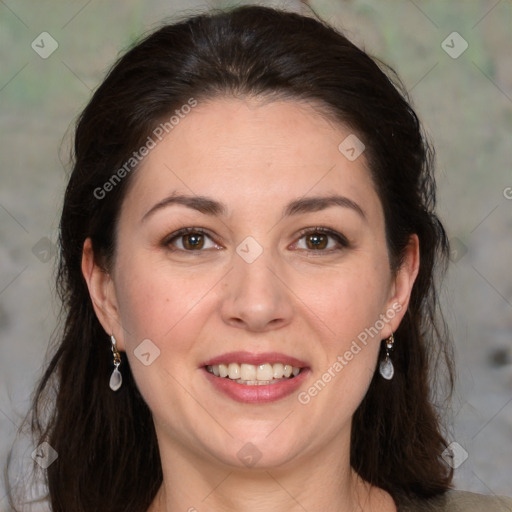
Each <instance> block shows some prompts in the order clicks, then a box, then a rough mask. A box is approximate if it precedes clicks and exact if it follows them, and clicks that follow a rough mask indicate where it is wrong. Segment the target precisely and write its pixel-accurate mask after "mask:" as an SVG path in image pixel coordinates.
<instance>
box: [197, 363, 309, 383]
mask: <svg viewBox="0 0 512 512" xmlns="http://www.w3.org/2000/svg"><path fill="white" fill-rule="evenodd" d="M206 369H207V370H208V371H209V372H210V373H213V375H215V376H216V377H222V378H226V377H227V378H229V379H231V380H234V381H236V382H237V383H238V384H246V385H249V386H262V385H265V384H275V383H277V382H279V381H281V380H283V379H289V378H290V377H292V375H293V377H296V376H297V375H298V374H299V373H300V371H301V368H299V367H297V366H291V365H289V364H282V363H275V364H270V363H264V364H259V365H257V366H256V365H253V364H247V363H242V364H238V363H229V364H214V365H211V366H207V367H206ZM293 377H292V378H293Z"/></svg>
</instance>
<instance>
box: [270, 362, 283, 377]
mask: <svg viewBox="0 0 512 512" xmlns="http://www.w3.org/2000/svg"><path fill="white" fill-rule="evenodd" d="M272 367H273V370H274V379H282V378H283V376H284V371H283V368H284V365H283V364H281V363H276V364H274V365H273V366H272Z"/></svg>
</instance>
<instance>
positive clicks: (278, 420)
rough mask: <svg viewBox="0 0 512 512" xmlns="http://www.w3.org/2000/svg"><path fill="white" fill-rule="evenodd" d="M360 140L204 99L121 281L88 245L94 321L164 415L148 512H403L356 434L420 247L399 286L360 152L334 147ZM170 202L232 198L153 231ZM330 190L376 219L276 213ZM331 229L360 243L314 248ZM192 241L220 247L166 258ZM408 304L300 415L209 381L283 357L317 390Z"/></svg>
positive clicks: (174, 146) (297, 406) (152, 170)
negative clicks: (219, 366)
mask: <svg viewBox="0 0 512 512" xmlns="http://www.w3.org/2000/svg"><path fill="white" fill-rule="evenodd" d="M350 133H351V132H350V130H349V129H348V128H347V127H344V126H342V125H340V124H338V123H333V122H330V121H328V120H327V119H326V118H325V117H323V116H321V115H320V114H319V112H318V110H315V109H314V107H313V106H312V105H310V104H306V103H303V102H302V103H301V102H298V101H275V102H268V101H267V102H262V101H260V100H257V99H255V98H245V99H231V98H229V99H228V98H218V99H215V100H210V101H209V102H203V103H199V105H198V106H197V107H196V108H194V109H193V111H192V112H191V113H190V114H188V115H187V116H186V117H185V118H184V119H183V120H181V121H180V124H179V125H178V126H177V127H176V128H175V129H174V130H173V131H172V132H170V134H169V135H168V136H167V137H166V138H164V139H163V141H162V142H160V143H159V144H158V145H157V147H156V148H154V149H153V150H152V151H151V152H150V154H149V155H148V156H147V158H146V159H145V162H144V164H143V166H142V167H141V168H140V169H138V170H137V171H136V173H135V174H134V176H133V178H132V179H133V181H132V183H131V184H130V188H129V191H128V193H127V195H126V197H125V200H124V202H123V205H122V210H121V215H120V219H119V225H118V238H117V250H116V257H115V260H114V264H113V268H112V269H110V271H109V272H105V271H102V269H101V267H100V266H99V265H97V263H95V260H94V254H93V251H92V248H91V243H90V240H87V241H86V243H85V244H84V252H83V262H82V270H83V274H84V276H85V279H86V281H87V284H88V286H89V291H90V295H91V298H92V301H93V304H94V307H95V311H96V314H97V316H98V318H99V320H100V322H101V323H102V325H103V327H104V329H105V331H106V332H107V333H108V334H111V333H113V334H114V336H115V337H116V339H117V343H118V348H119V349H120V350H123V351H126V352H127V356H128V359H129V361H130V367H131V369H132V371H133V374H134V377H135V380H136V382H137V385H138V387H139V389H140V391H141V393H142V395H143V397H144V399H145V400H146V402H147V403H148V405H149V407H150V409H151V411H152V413H153V418H154V422H155V428H156V432H157V437H158V442H159V449H160V453H161V458H162V465H163V474H164V483H163V485H162V487H161V489H160V491H159V492H158V494H157V496H156V498H155V501H154V503H153V504H152V506H151V508H150V510H151V511H159V512H162V511H167V512H169V511H171V510H172V511H176V510H183V511H185V510H189V511H193V510H197V511H200V512H203V511H218V510H224V511H240V510H244V511H245V512H256V511H263V510H264V511H265V512H272V511H282V510H284V509H286V510H291V511H299V510H300V511H303V510H304V509H305V510H308V511H309V512H314V511H320V510H321V511H323V512H325V511H340V510H343V511H352V510H364V511H367V510H379V511H384V512H386V511H394V510H396V507H395V504H394V502H393V500H392V498H391V497H390V496H389V495H388V494H387V493H386V492H385V491H383V490H381V489H377V488H372V487H371V486H370V485H369V484H367V483H366V482H363V481H362V479H360V478H359V477H358V476H357V475H356V474H355V473H354V472H353V470H352V469H351V467H350V463H349V457H350V430H351V419H352V416H353V414H354V411H355V410H356V409H357V407H358V405H359V404H360V403H361V401H362V399H363V397H364V395H365V393H366V391H367V389H368V386H369V383H370V381H371V378H372V375H373V373H374V372H375V370H376V366H377V363H378V361H377V359H378V351H379V347H380V344H381V340H383V339H385V338H387V337H388V336H389V335H390V334H391V333H392V332H394V331H395V330H396V329H397V327H398V325H399V323H400V321H401V319H402V317H403V315H404V313H405V311H406V309H407V304H408V301H409V297H410V293H411V288H412V285H413V283H414V279H415V278H416V275H417V272H418V266H419V255H418V239H417V237H416V236H413V237H411V240H410V244H409V246H408V248H407V251H406V255H405V259H404V263H403V265H402V267H401V268H400V269H399V270H398V271H397V272H396V273H395V274H393V273H392V272H391V270H390V264H389V259H388V253H387V247H386V242H385V231H384V214H383V210H382V205H381V202H380V199H379V197H378V195H377V193H376V191H375V188H374V186H373V183H372V180H371V178H370V173H369V171H368V169H367V167H366V161H365V158H364V153H363V154H362V155H361V156H360V157H359V158H357V159H356V160H354V161H349V160H348V159H347V158H346V157H345V156H344V155H343V154H342V153H341V152H340V151H339V150H338V145H339V144H340V142H341V141H343V140H344V139H345V137H347V135H349V134H350ZM173 193H175V194H180V195H190V196H208V197H209V198H211V199H213V200H215V201H221V202H222V203H224V204H225V206H226V214H225V215H208V214H205V213H201V212H199V211H196V210H194V209H191V208H189V207H187V206H184V205H177V204H172V205H169V206H167V207H164V208H160V209H158V210H156V211H154V212H153V213H151V214H148V215H147V216H146V217H145V219H144V220H141V219H142V218H143V217H144V216H145V214H147V212H148V211H149V210H151V209H152V207H154V205H155V204H157V203H158V202H159V201H161V200H162V199H164V198H166V197H168V196H170V195H172V194H173ZM333 194H338V195H342V196H345V197H347V198H349V199H351V200H352V201H354V202H356V203H357V204H358V205H359V206H360V207H361V209H362V210H363V211H364V215H365V217H364V218H363V217H362V216H361V215H360V214H359V213H357V212H356V211H355V210H354V209H352V208H348V207H342V206H337V205H332V206H329V207H328V208H325V209H323V210H320V211H309V212H304V213H301V214H297V215H291V216H288V217H283V216H282V215H283V211H284V209H285V207H286V205H287V204H288V203H290V202H291V201H294V200H297V199H300V198H304V197H307V198H309V197H313V196H315V197H320V196H322V197H325V196H330V195H333ZM319 226H320V227H326V228H330V229H332V230H335V231H336V232H339V233H342V234H343V235H344V236H345V237H346V238H347V239H348V241H349V246H348V247H343V246H341V245H340V244H339V243H337V241H336V239H334V238H331V237H328V238H327V239H324V238H321V242H322V243H325V242H327V244H328V245H327V247H326V248H320V249H315V248H314V247H315V246H314V244H311V239H310V238H308V237H307V236H304V235H303V233H301V230H303V229H305V228H316V227H319ZM185 227H193V228H198V227H199V228H204V229H205V230H207V232H208V233H209V236H211V238H209V237H208V236H206V237H205V238H203V239H200V240H203V241H204V245H203V248H202V249H200V250H198V249H196V250H190V249H188V251H187V249H186V248H185V245H182V244H183V243H185V244H187V243H189V244H190V241H191V240H190V237H188V238H187V237H185V239H184V238H183V237H181V238H178V239H174V240H173V241H172V242H171V243H167V245H166V243H165V242H168V240H169V238H170V237H169V235H171V234H173V233H174V232H176V231H177V230H179V229H181V228H185ZM312 231H314V229H313V230H312ZM247 236H251V237H253V238H254V239H255V240H256V241H257V243H258V244H259V245H260V246H261V248H262V249H263V253H262V254H261V255H260V256H259V257H258V258H257V259H256V260H255V261H254V262H252V263H248V262H247V261H245V260H244V259H243V258H241V257H240V256H239V254H237V252H236V248H237V246H238V245H239V244H240V243H241V242H242V241H243V240H244V239H245V238H246V237H247ZM171 238H172V237H171ZM322 243H321V244H320V245H322ZM186 247H190V245H187V246H186ZM312 247H313V248H312ZM322 247H325V246H322ZM397 304H399V305H400V306H401V311H400V312H398V313H396V315H394V318H392V319H389V321H387V322H386V323H385V325H384V327H383V328H382V330H381V332H380V335H378V336H375V337H374V338H371V339H370V340H369V342H368V344H367V345H366V346H365V347H364V348H363V349H362V350H361V351H360V352H359V353H358V354H357V355H356V356H354V357H353V359H352V360H351V361H350V362H349V363H348V364H347V365H346V366H344V368H343V370H342V371H340V372H338V373H337V374H336V376H335V377H334V378H332V379H331V381H330V382H329V383H328V384H327V385H326V386H325V388H324V389H322V391H321V392H319V393H318V394H317V395H316V396H314V397H313V398H311V401H310V402H309V403H308V404H305V405H304V404H301V403H299V401H298V400H297V393H293V394H292V395H290V396H287V397H285V398H283V399H280V400H278V401H276V402H273V403H266V404H245V403H239V402H236V401H234V400H232V399H231V398H228V397H226V396H225V395H224V394H221V393H220V392H219V391H217V390H216V389H215V388H214V387H213V386H212V385H211V384H210V383H209V382H208V380H207V379H206V378H205V375H204V371H203V370H202V369H201V368H200V367H201V365H202V363H204V362H205V361H206V360H207V359H209V358H212V357H215V356H218V355H221V354H224V353H226V352H231V351H238V350H246V351H249V352H254V353H258V352H282V353H285V354H287V355H291V356H294V357H297V358H299V359H301V360H304V361H306V362H307V363H308V366H309V367H310V369H311V372H310V374H309V375H308V377H307V380H306V382H305V383H304V384H303V385H302V386H301V388H300V389H299V392H300V391H307V389H308V388H309V387H310V386H311V385H312V384H313V383H314V382H315V381H317V380H318V379H319V378H320V377H321V376H322V374H323V373H324V372H325V371H327V370H328V368H329V367H332V366H333V363H334V362H335V361H336V360H337V356H338V355H342V354H344V353H345V352H346V351H347V350H348V349H349V348H350V345H351V343H352V341H353V340H355V339H356V338H357V336H358V334H359V333H360V332H362V331H364V329H365V328H369V327H371V326H373V325H374V324H375V322H376V320H377V319H378V318H379V315H381V314H383V315H387V311H389V309H390V308H393V305H395V308H396V305H397ZM388 316H389V315H388ZM386 318H387V317H386ZM148 338H149V339H150V340H151V341H152V343H154V345H156V346H157V347H158V349H159V350H160V355H159V357H158V358H156V359H155V360H154V361H153V362H152V364H150V365H149V366H145V365H143V364H142V363H141V362H140V361H139V360H138V359H137V358H136V357H135V355H134V350H135V349H136V348H137V346H138V345H139V344H140V343H141V341H142V340H144V339H148ZM122 370H123V368H122V367H121V371H122ZM246 443H252V445H254V446H256V447H257V449H258V451H259V452H260V453H261V458H260V459H259V461H258V462H257V464H256V465H255V466H253V467H250V468H249V467H247V466H246V465H245V464H244V463H243V461H241V460H240V459H239V458H238V456H237V453H238V451H239V450H240V449H241V448H242V447H243V446H244V445H246Z"/></svg>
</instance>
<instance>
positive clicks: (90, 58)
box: [0, 0, 512, 510]
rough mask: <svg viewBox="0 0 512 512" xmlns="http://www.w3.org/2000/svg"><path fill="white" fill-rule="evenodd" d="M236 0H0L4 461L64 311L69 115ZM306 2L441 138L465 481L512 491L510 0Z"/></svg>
mask: <svg viewBox="0 0 512 512" xmlns="http://www.w3.org/2000/svg"><path fill="white" fill-rule="evenodd" d="M247 3H251V2H247ZM260 3H262V4H265V5H278V6H281V7H286V8H289V9H292V10H296V11H301V9H304V7H301V5H300V4H299V2H293V1H289V2H260ZM232 4H234V2H229V1H222V0H217V1H216V2H209V3H206V2H201V1H188V2H186V1H185V0H168V1H163V0H145V1H144V2H142V1H140V0H138V1H137V0H124V1H121V0H111V1H110V2H99V1H96V0H89V1H87V0H72V1H68V2H59V1H57V0H45V1H44V2H34V1H29V0H0V133H1V138H0V432H1V434H0V463H1V464H2V465H3V464H4V462H5V460H6V455H7V451H8V449H9V447H10V446H11V444H12V442H13V439H14V436H15V433H16V429H17V427H18V426H19V424H20V422H21V420H22V417H23V415H24V414H25V412H26V410H27V408H28V398H29V396H30V394H31V392H32V390H33V386H34V383H35V381H36V380H37V378H38V377H39V376H40V375H41V371H42V368H43V363H44V358H45V352H46V349H47V344H48V340H49V338H50V336H51V333H52V331H53V329H54V328H55V325H56V315H57V313H58V303H57V301H56V300H55V293H54V290H53V278H54V268H55V241H56V240H57V225H58V217H59V210H60V206H61V202H62V195H63V190H64V186H65V183H66V172H67V168H68V167H67V165H66V164H67V155H68V148H69V138H70V135H71V133H72V125H73V122H74V120H75V119H76V116H77V115H78V113H79V112H80V110H81V109H82V108H83V107H84V106H85V104H86V102H87V101H88V99H89V97H90V96H91V92H92V91H93V90H94V89H95V87H96V86H97V85H98V84H99V82H100V80H101V79H102V77H103V76H104V74H105V72H106V70H107V69H108V67H109V65H110V64H112V62H113V61H114V59H115V58H116V57H117V56H118V55H119V52H120V51H121V50H122V49H124V48H126V47H127V46H128V45H130V44H131V43H132V42H133V41H134V39H135V38H137V37H138V36H139V35H140V34H141V33H142V32H144V31H147V30H149V29H151V28H155V27H156V26H157V25H158V24H159V22H161V20H162V19H164V18H169V17H171V18H172V17H173V16H175V15H176V14H179V15H182V14H186V13H192V12H197V11H201V10H204V9H206V8H207V7H208V6H210V7H223V6H228V5H232ZM310 4H311V6H312V7H313V8H314V9H315V10H316V12H318V13H319V14H320V15H321V16H323V17H324V18H325V19H327V20H328V21H330V22H331V23H333V24H334V25H336V26H337V27H339V28H341V29H343V30H344V31H345V33H346V34H347V35H348V36H349V38H351V39H352V40H353V41H354V42H356V43H357V44H359V45H361V46H364V47H365V48H366V49H367V50H368V51H369V52H370V53H371V54H373V55H375V56H377V57H379V58H381V59H382V60H384V61H385V62H387V63H389V64H391V65H392V66H393V67H394V68H395V69H396V70H397V71H398V73H399V74H400V76H401V77H402V79H403V80H404V82H405V84H406V86H407V87H408V89H409V91H411V95H412V98H413V101H414V104H415V107H416V109H417V112H418V114H419V116H420V118H421V119H422V121H423V122H424V125H425V127H426V129H427V131H428V132H429V134H430V136H431V138H432V140H433V142H434V144H435V146H436V148H437V154H438V186H439V202H440V205H439V211H440V214H441V217H442V219H443V221H444V223H445V226H446V228H447V231H448V233H449V237H450V239H451V242H452V245H453V251H452V264H451V268H450V271H449V274H448V276H447V280H446V281H445V285H444V288H443V296H442V301H443V304H444V309H445V314H446V316H447V319H448V322H449V324H450V326H451V330H452V334H453V337H454V340H455V344H456V355H457V364H458V383H457V390H456V395H455V399H454V402H453V414H452V417H451V418H450V419H449V422H450V424H452V426H453V434H450V436H451V437H450V441H453V442H455V443H457V444H454V445H453V448H454V453H455V459H454V465H455V466H457V467H456V469H455V483H456V485H457V487H459V488H461V489H466V490H472V491H475V492H483V493H488V494H491V493H496V494H508V495H512V479H511V478H510V475H511V474H512V365H511V357H512V353H511V345H512V342H511V338H512V273H511V271H510V268H511V267H510V261H511V254H512V236H511V234H512V172H511V153H512V149H511V148H512V144H511V133H512V59H511V55H512V26H511V22H512V4H511V2H510V1H508V0H501V1H500V0H469V1H463V0H453V1H451V2H443V1H440V0H439V1H432V0H415V1H412V0H388V1H386V2H383V1H377V0H366V1H365V0H346V1H344V0H312V1H311V2H310ZM43 32H46V33H47V34H43V35H41V34H42V33H43ZM48 34H49V35H48ZM41 40H42V41H41ZM56 45H58V46H56ZM55 47H56V49H55ZM52 50H54V51H53V53H51V54H50V52H52ZM29 448H30V447H29ZM31 448H32V449H33V448H34V447H31ZM30 452H31V450H29V451H28V455H26V456H30V455H29V454H30ZM466 457H467V458H466ZM18 462H20V461H18ZM5 492H6V490H5V487H0V510H7V509H8V508H7V501H6V498H5Z"/></svg>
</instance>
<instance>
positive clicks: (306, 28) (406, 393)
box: [13, 6, 453, 512]
mask: <svg viewBox="0 0 512 512" xmlns="http://www.w3.org/2000/svg"><path fill="white" fill-rule="evenodd" d="M225 95H237V96H244V95H253V96H254V95H260V96H267V97H269V98H272V97H276V98H278V97H286V98H292V99H293V98H295V99H302V100H306V101H311V102H314V103H315V104H319V105H322V106H323V109H324V110H325V111H326V112H327V113H328V115H330V116H331V117H332V118H333V119H335V120H336V121H338V122H339V123H342V124H343V125H345V126H349V127H350V128H351V129H352V130H353V131H354V132H355V133H357V135H358V137H359V138H360V139H361V140H362V141H363V142H364V144H365V146H366V155H367V157H368V162H369V167H370V172H371V175H372V178H373V180H374V183H375V187H376V190H377V192H378V194H379V197H380V200H381V202H382V205H383V208H384V212H385V222H386V237H387V244H388V251H389V255H390V261H391V266H392V270H396V269H397V268H398V267H399V265H400V263H401V258H402V256H403V254H404V249H405V247H406V245H407V242H408V240H409V237H410V235H411V234H413V233H416V234H417V235H418V237H419V240H420V259H421V266H420V271H419V275H418V278H417V280H416V282H415V284H414V287H413V290H412V297H411V301H410V304H409V307H408V310H407V313H406V315H405V317H404V319H403V321H402V323H401V325H400V327H399V328H398V330H397V332H396V333H395V340H396V344H395V346H396V349H395V350H394V352H393V362H394V365H395V377H394V378H393V379H392V380H391V381H386V380H384V379H382V378H379V377H378V376H375V377H374V379H373V381H372V382H371V385H370V388H369V391H368V393H367V395H366V397H365V398H364V400H363V402H362V403H361V404H360V406H359V408H358V410H357V411H356V413H355V415H354V418H353V425H352V440H351V443H352V449H351V463H352V466H353V467H354V469H355V470H356V471H357V472H358V473H359V475H360V476H361V477H362V478H364V479H365V480H367V481H368V482H370V483H372V484H373V485H376V486H378V487H381V488H383V489H385V490H387V491H388V492H389V493H391V495H392V496H393V497H394V498H395V500H396V501H397V502H398V503H400V502H401V500H402V497H403V498H404V499H405V497H407V496H408V497H421V498H426V497H430V496H435V495H437V494H440V493H443V492H444V491H446V490H447V489H448V488H449V486H450V482H451V478H452V472H451V470H450V468H449V467H448V466H447V465H446V464H445V463H444V461H443V459H442V457H441V454H442V452H443V450H444V449H445V448H446V442H445V440H444V438H443V434H442V431H441V427H440V422H439V417H438V414H437V411H436V408H435V407H434V405H433V400H432V391H433V387H432V376H435V375H438V373H436V372H435V369H436V368H437V366H436V367H434V365H433V363H434V362H436V361H437V360H438V359H444V360H445V362H446V363H447V364H446V365H443V368H447V371H446V372H445V374H446V375H447V377H448V378H447V382H448V384H449V388H450V389H449V391H451V386H452V384H453V371H452V364H451V349H450V344H449V342H448V337H447V334H446V329H445V324H444V321H443V320H442V317H441V316H440V314H439V313H440V312H439V308H438V303H437V296H436V286H435V271H436V270H439V271H442V270H444V268H445V265H446V262H447V255H448V249H449V247H448V241H447V237H446V234H445V231H444V229H443V226H442V225H441V223H440V221H439V220H438V218H437V217H436V215H435V213H434V207H435V180H434V176H433V151H432V149H431V147H430V145H429V144H428V142H427V140H426V138H425V136H424V134H423V131H422V129H421V126H420V123H419V121H418V118H417V116H416V114H415V112H414V111H413V109H412V108H411V106H410V102H409V100H408V99H407V96H406V93H405V92H404V90H403V87H402V86H401V85H400V82H399V80H398V78H397V77H396V75H395V74H394V72H393V71H392V70H391V69H390V68H387V67H386V66H384V65H383V64H382V63H379V62H378V61H377V60H375V59H373V58H371V57H370V56H368V55H367V54H366V53H365V52H364V51H362V50H361V49H359V48H357V47H356V46H355V45H354V44H352V43H351V42H350V41H349V40H348V39H347V38H346V37H345V36H343V35H342V34H341V33H340V32H339V31H337V30H335V29H334V28H332V27H331V26H329V25H328V24H326V23H325V22H323V21H321V20H319V19H315V17H305V16H301V15H298V14H295V13H290V12H284V11H280V10H275V9H271V8H265V7H256V6H245V7H239V8H235V9H231V10H228V11H214V12H210V13H206V14H202V15H198V16H194V17H191V18H188V19H185V20H182V21H180V22H176V23H174V24H169V25H166V26H163V27H162V28H160V29H159V30H157V31H156V32H154V33H152V34H151V35H149V36H147V37H146V38H144V39H143V40H142V41H141V42H139V43H138V44H136V45H135V46H134V47H133V48H132V49H131V50H129V51H128V52H127V53H126V54H125V55H124V56H122V57H121V58H120V59H119V60H118V62H116V63H115V65H114V66H113V67H112V69H111V70H110V72H109V73H108V75H107V77H106V78H105V79H104V81H103V83H102V84H101V85H100V86H99V87H98V89H97V90H96V92H95V93H94V95H93V97H92V99H91V100H90V102H89V104H88V105H87V106H86V108H85V110H84V111H83V112H82V114H81V116H80V118H79V120H78V122H77V125H76V131H75V144H74V154H73V164H74V165H73V170H72V173H71V175H70V178H69V184H68V186H67V189H66V193H65V198H64V205H63V209H62V216H61V223H60V261H59V270H58V278H57V289H58V292H59V294H60V298H61V299H62V304H63V312H64V317H65V322H64V325H63V332H62V335H61V336H60V337H59V339H58V343H57V345H56V347H55V352H54V354H53V356H52V359H51V361H50V362H49V365H48V367H47V369H46V372H45V373H44V376H43V378H42V380H41V382H40V384H39V386H38V388H37V390H36V393H35V397H34V404H33V410H32V413H31V422H30V425H31V428H32V432H33V435H34V438H35V441H36V443H37V444H39V443H40V442H42V441H47V442H48V443H49V444H50V445H51V446H52V447H53V448H54V449H55V450H56V451H57V452H58V454H59V457H58V459H57V460H56V461H55V462H54V463H53V464H51V465H50V466H49V467H48V469H47V470H46V471H45V476H46V482H47V485H48V491H49V501H50V503H51V507H52V510H53V511H54V512H69V511H71V510H72V511H74V512H93V511H98V510H101V511H103V512H115V511H123V512H141V511H143V510H146V509H147V508H148V507H149V505H150V503H151V502H152V500H153V499H154V496H155V494H156V491H157V489H158V488H159V486H160V485H161V483H162V471H161V465H160V458H159V451H158V445H157V440H156V436H155V431H154V427H153V422H152V418H151V413H150V411H149V409H148V407H147V405H146V404H145V402H144V400H143V399H142V397H141V395H140V393H139V391H138V389H137V386H136V384H135V382H134V380H133V377H132V374H131V372H130V370H129V362H128V360H127V359H126V357H125V356H124V354H123V356H122V364H123V379H124V383H123V386H122V388H121V389H120V390H119V391H118V392H117V393H113V392H112V391H111V390H110V389H109V386H108V380H109V376H110V374H111V372H112V368H113V367H112V357H111V356H112V354H111V352H110V343H109V338H108V336H107V335H106V333H105V332H104V330H103V328H102V327H101V325H100V323H99V321H98V319H97V318H96V316H95V314H94V311H93V308H92V304H91V300H90V297H89V293H88V289H87V286H86V283H85V280H84V278H83V276H82V272H81V257H82V247H83V244H84V240H85V239H86V238H87V237H90V238H91V239H92V242H93V248H94V253H95V255H96V257H97V258H98V263H100V264H101V265H103V266H104V268H105V269H106V270H107V271H108V270H109V268H110V266H111V264H112V261H113V254H114V252H115V247H116V239H115V228H116V223H117V220H118V216H119V212H120V207H121V204H122V201H123V198H124V196H125V194H126V190H127V187H128V186H129V184H130V182H131V175H133V172H136V171H135V170H133V172H130V173H126V176H124V177H123V179H122V180H119V182H116V184H115V186H113V187H111V190H109V193H108V198H102V197H100V196H101V194H98V189H101V188H102V187H103V186H104V184H105V183H106V182H107V181H108V180H109V179H111V178H112V176H113V175H114V173H116V171H117V170H118V169H121V168H122V167H123V165H125V164H126V162H127V161H128V160H129V159H130V157H131V156H132V154H133V152H134V151H137V150H138V149H139V148H140V147H141V146H143V144H144V142H145V141H146V140H147V137H148V136H149V135H150V134H151V133H152V131H153V130H154V129H155V127H156V126H158V125H159V123H161V122H162V120H163V119H166V118H169V116H170V115H172V113H173V112H174V111H175V109H179V108H180V107H181V106H182V105H184V104H186V103H187V102H188V101H189V100H190V98H195V100H196V101H198V102H200V101H201V100H205V99H207V98H214V97H217V96H225ZM95 191H96V193H95ZM440 355H441V356H443V357H441V358H440V357H439V356H440ZM13 506H14V504H13Z"/></svg>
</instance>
